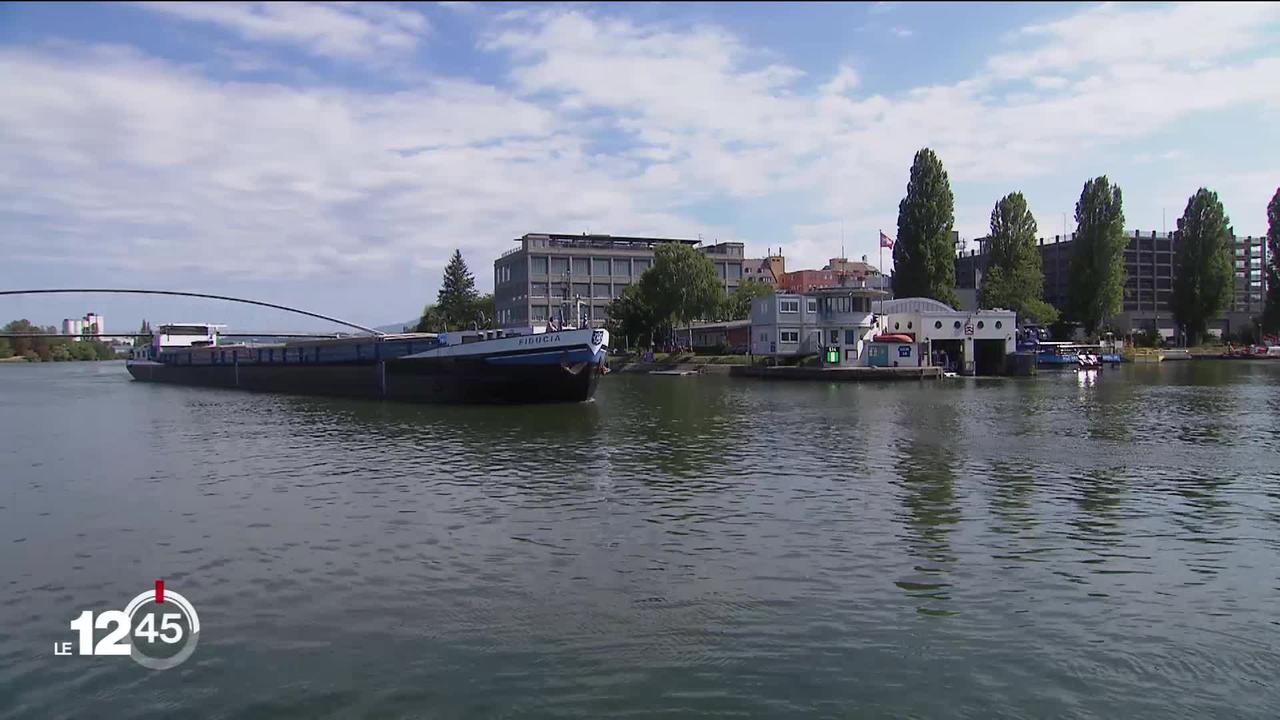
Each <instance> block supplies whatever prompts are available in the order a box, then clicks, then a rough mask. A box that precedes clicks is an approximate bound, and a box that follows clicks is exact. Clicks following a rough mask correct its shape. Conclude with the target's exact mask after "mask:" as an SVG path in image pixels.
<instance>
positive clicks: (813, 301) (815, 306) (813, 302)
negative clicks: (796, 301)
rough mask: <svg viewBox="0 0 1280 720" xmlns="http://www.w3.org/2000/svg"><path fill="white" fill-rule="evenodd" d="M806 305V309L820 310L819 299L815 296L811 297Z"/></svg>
mask: <svg viewBox="0 0 1280 720" xmlns="http://www.w3.org/2000/svg"><path fill="white" fill-rule="evenodd" d="M805 306H806V309H807V310H808V311H809V312H811V313H816V312H818V301H817V300H816V299H814V298H809V301H808V302H807V303H805Z"/></svg>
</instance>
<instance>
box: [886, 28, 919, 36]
mask: <svg viewBox="0 0 1280 720" xmlns="http://www.w3.org/2000/svg"><path fill="white" fill-rule="evenodd" d="M889 32H891V33H893V35H894V36H895V37H900V38H909V37H911V36H912V35H914V34H915V33H913V32H911V28H905V27H901V26H895V27H893V28H890V29H889Z"/></svg>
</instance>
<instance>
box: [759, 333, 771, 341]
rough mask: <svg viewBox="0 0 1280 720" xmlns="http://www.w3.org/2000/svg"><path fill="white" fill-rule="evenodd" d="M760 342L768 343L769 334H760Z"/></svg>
mask: <svg viewBox="0 0 1280 720" xmlns="http://www.w3.org/2000/svg"><path fill="white" fill-rule="evenodd" d="M760 342H769V333H767V332H762V333H760Z"/></svg>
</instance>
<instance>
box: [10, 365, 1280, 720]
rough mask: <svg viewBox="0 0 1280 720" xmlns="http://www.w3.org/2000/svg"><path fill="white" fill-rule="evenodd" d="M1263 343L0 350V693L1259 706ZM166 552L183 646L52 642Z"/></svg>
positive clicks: (231, 702) (512, 703) (366, 710)
mask: <svg viewBox="0 0 1280 720" xmlns="http://www.w3.org/2000/svg"><path fill="white" fill-rule="evenodd" d="M1278 398H1280V363H1272V364H1270V365H1267V364H1265V363H1254V362H1240V363H1231V362H1212V361H1203V362H1202V361H1196V362H1189V363H1188V362H1184V363H1169V364H1165V365H1164V366H1126V367H1124V368H1121V369H1118V370H1107V371H1104V372H1102V373H1101V374H1100V375H1096V376H1079V377H1078V376H1077V375H1076V374H1075V373H1061V374H1053V375H1041V376H1040V377H1037V378H1024V379H989V380H975V379H955V380H950V379H949V380H941V381H934V382H926V383H920V382H908V383H902V384H865V385H827V384H817V383H802V382H796V383H769V382H764V381H756V380H737V379H731V378H727V377H654V376H628V375H619V374H614V375H610V376H608V377H606V378H604V379H603V381H602V383H601V387H600V391H599V393H598V395H597V398H596V400H595V401H594V402H592V403H589V404H585V405H571V406H543V407H510V408H507V407H436V406H416V405H398V404H389V403H379V402H372V401H371V402H356V401H346V400H330V399H316V398H300V397H285V396H276V395H254V394H248V393H240V392H236V391H227V390H212V389H195V388H182V387H166V386H157V385H144V384H139V383H133V382H130V381H129V380H128V379H127V375H126V373H125V371H124V368H123V366H122V365H121V364H120V363H65V364H44V365H38V364H35V365H27V364H17V365H4V366H0V437H2V438H3V444H2V447H0V478H2V479H3V485H0V717H3V718H32V717H66V718H71V717H103V718H108V717H109V718H161V717H165V718H167V717H219V718H248V717H263V718H266V717H270V718H277V717H283V718H291V717H297V718H314V717H367V718H393V717H423V718H464V717H466V718H472V717H506V718H517V717H518V718H531V717H560V718H602V717H621V716H630V717H646V718H647V717H658V716H666V717H691V716H707V717H730V716H733V717H782V716H790V717H795V716H807V717H908V716H914V717H975V718H978V717H981V718H990V717H1010V718H1012V717H1081V718H1092V717H1096V718H1112V717H1116V718H1118V717H1123V718H1174V717H1177V718H1210V717H1215V718H1275V717H1277V715H1280V684H1277V683H1276V682H1275V681H1274V676H1275V673H1276V669H1277V668H1280V619H1278V618H1280V616H1278V615H1277V608H1280V578H1278V577H1277V572H1278V570H1277V569H1278V568H1280V562H1277V561H1278V560H1280V532H1278V531H1280V403H1278ZM156 578H163V579H164V580H165V582H166V585H167V587H168V588H170V589H171V590H172V591H175V592H180V593H181V594H182V595H183V596H185V597H186V598H187V599H188V600H189V601H191V603H192V604H193V605H194V606H195V607H196V608H198V610H199V616H200V621H201V626H202V632H201V636H200V640H199V645H198V647H197V649H196V651H195V653H194V655H193V656H192V657H191V658H190V659H189V660H188V661H187V662H185V663H184V664H182V665H180V666H179V667H177V668H174V669H171V670H162V671H158V670H148V669H145V668H143V667H141V666H139V665H137V664H135V663H132V662H130V661H129V659H128V658H125V657H62V656H56V655H55V654H54V652H53V647H54V643H57V642H62V641H68V640H72V639H73V637H74V636H73V634H72V632H71V631H70V630H69V629H68V622H69V621H70V620H71V619H72V618H74V617H75V616H76V615H77V614H78V613H80V612H81V611H82V610H86V609H88V610H105V609H119V608H122V607H123V606H124V604H125V603H126V602H128V600H129V599H130V598H132V597H134V596H135V595H137V594H138V593H139V592H144V591H147V590H148V589H149V588H151V587H152V583H153V581H154V580H155V579H156Z"/></svg>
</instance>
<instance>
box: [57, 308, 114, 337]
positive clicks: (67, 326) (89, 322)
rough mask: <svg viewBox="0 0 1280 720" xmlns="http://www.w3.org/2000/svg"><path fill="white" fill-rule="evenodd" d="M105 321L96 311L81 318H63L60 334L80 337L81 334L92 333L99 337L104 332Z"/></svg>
mask: <svg viewBox="0 0 1280 720" xmlns="http://www.w3.org/2000/svg"><path fill="white" fill-rule="evenodd" d="M106 329H107V323H106V321H105V320H104V319H103V317H102V316H101V315H99V314H97V313H89V314H87V315H85V316H84V317H82V318H63V320H62V334H63V335H73V336H75V337H81V336H83V335H92V336H94V337H100V336H101V335H102V334H103V333H105V332H106Z"/></svg>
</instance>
